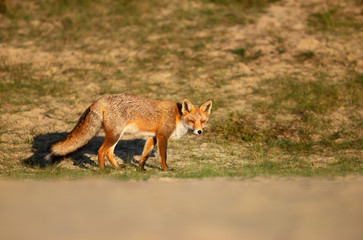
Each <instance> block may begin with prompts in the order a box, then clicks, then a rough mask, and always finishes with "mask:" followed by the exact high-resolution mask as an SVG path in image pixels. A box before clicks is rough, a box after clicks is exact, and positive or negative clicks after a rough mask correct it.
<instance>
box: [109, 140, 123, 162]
mask: <svg viewBox="0 0 363 240" xmlns="http://www.w3.org/2000/svg"><path fill="white" fill-rule="evenodd" d="M117 143H118V140H117V141H116V143H115V144H114V145H112V146H111V147H110V148H109V149H108V150H107V152H106V156H107V159H108V161H110V163H111V164H112V166H113V167H114V168H120V165H119V164H118V163H117V161H116V159H115V157H114V150H115V147H116V145H117Z"/></svg>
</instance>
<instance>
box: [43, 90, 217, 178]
mask: <svg viewBox="0 0 363 240" xmlns="http://www.w3.org/2000/svg"><path fill="white" fill-rule="evenodd" d="M211 110H212V100H208V101H206V102H205V103H203V104H202V105H201V106H200V107H199V106H194V105H193V104H192V103H191V101H190V100H189V99H184V101H183V103H182V104H180V103H177V102H172V101H165V100H154V99H149V98H144V97H140V96H137V95H134V94H130V93H122V94H116V95H110V96H106V97H102V98H101V99H99V100H97V101H96V102H95V103H93V104H92V105H91V106H90V107H89V108H87V110H86V111H85V112H84V113H83V115H82V116H81V117H80V119H79V121H78V123H77V125H76V126H75V127H74V129H73V130H72V131H71V132H70V133H69V134H68V135H67V136H66V137H65V138H64V139H63V140H61V141H59V142H56V143H54V144H52V145H51V146H50V148H49V153H48V155H47V156H46V159H47V160H48V161H49V160H51V161H52V162H54V159H55V157H62V156H65V155H67V154H69V153H72V152H74V151H76V150H77V149H79V148H81V147H82V146H84V145H85V144H87V143H88V142H89V141H90V140H91V139H92V138H93V137H94V136H95V135H96V134H97V133H98V131H99V130H100V129H101V128H103V129H104V131H105V141H104V142H103V144H102V146H101V147H100V149H99V150H98V164H99V167H100V169H101V170H104V168H105V162H104V158H105V155H106V156H107V158H108V160H109V161H110V163H111V164H112V166H113V167H114V168H119V167H120V166H119V165H118V163H117V161H116V160H115V158H114V156H113V154H114V149H115V147H116V145H117V142H118V141H119V140H120V138H121V137H122V135H123V134H124V133H125V132H128V133H137V132H142V133H145V134H146V135H148V138H147V140H146V143H145V146H144V150H143V152H142V155H141V159H140V162H139V165H138V169H139V170H144V165H145V162H146V161H147V159H148V158H149V155H150V153H151V151H152V150H153V149H154V146H155V145H156V144H157V145H158V150H159V156H160V164H161V167H162V169H163V170H165V171H166V170H168V166H167V164H166V148H167V142H168V140H169V139H170V138H172V139H179V138H181V137H182V136H184V135H185V134H186V133H187V132H188V131H189V130H190V131H193V133H194V134H196V135H200V134H202V132H203V130H202V128H203V127H204V126H205V124H206V122H207V121H208V118H209V115H210V113H211Z"/></svg>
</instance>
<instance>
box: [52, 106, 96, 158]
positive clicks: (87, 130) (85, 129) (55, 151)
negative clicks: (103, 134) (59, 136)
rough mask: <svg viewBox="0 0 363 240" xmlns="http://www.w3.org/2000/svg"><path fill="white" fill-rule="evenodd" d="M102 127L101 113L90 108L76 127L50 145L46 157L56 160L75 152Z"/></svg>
mask: <svg viewBox="0 0 363 240" xmlns="http://www.w3.org/2000/svg"><path fill="white" fill-rule="evenodd" d="M101 127H102V118H101V117H100V115H99V114H98V113H96V112H94V111H91V110H90V108H88V109H87V110H86V111H85V112H84V113H83V114H82V116H81V117H80V118H79V120H78V123H77V125H76V126H75V127H74V129H73V130H72V131H71V132H70V133H69V134H68V135H67V136H66V137H65V138H64V139H63V140H60V141H58V142H55V143H53V144H52V145H50V147H49V149H48V154H47V155H46V157H45V159H46V160H47V161H52V162H55V160H56V159H59V158H61V157H64V156H66V155H68V154H70V153H73V152H75V151H76V150H78V149H80V148H81V147H83V146H84V145H86V144H87V143H88V142H89V141H91V139H92V138H93V137H94V136H96V134H97V133H98V131H99V130H100V129H101Z"/></svg>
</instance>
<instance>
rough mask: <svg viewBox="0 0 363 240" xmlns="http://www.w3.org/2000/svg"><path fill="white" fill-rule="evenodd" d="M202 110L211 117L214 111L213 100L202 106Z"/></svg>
mask: <svg viewBox="0 0 363 240" xmlns="http://www.w3.org/2000/svg"><path fill="white" fill-rule="evenodd" d="M200 110H201V111H202V112H204V113H205V114H207V116H209V114H210V112H211V111H212V100H208V101H206V102H205V103H203V104H202V105H201V106H200Z"/></svg>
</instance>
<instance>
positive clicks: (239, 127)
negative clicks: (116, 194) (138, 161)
mask: <svg viewBox="0 0 363 240" xmlns="http://www.w3.org/2000/svg"><path fill="white" fill-rule="evenodd" d="M7 4H8V5H7V6H6V7H5V8H4V7H1V6H0V8H1V9H0V48H2V46H6V49H4V52H5V53H4V54H2V53H0V118H1V124H0V176H3V177H10V178H40V179H52V178H56V179H58V178H67V179H78V178H87V177H90V178H112V179H121V180H127V179H136V180H145V179H149V178H154V177H156V178H159V177H175V178H205V177H254V176H261V175H264V176H265V175H278V176H327V175H328V176H337V175H349V174H362V166H363V164H362V158H361V153H362V145H363V144H362V140H361V139H362V138H363V133H362V129H363V126H362V122H363V121H362V116H361V110H362V107H363V106H362V102H363V100H362V92H363V76H362V73H361V71H359V64H358V60H349V59H348V58H345V57H344V56H343V57H341V56H340V55H339V54H335V55H334V54H333V55H329V54H327V52H324V47H322V48H321V49H319V51H317V50H316V51H305V52H301V53H299V54H297V55H295V54H294V55H293V54H292V53H293V52H295V51H294V50H295V49H294V47H291V46H290V45H291V43H289V41H288V39H287V38H286V36H290V34H296V33H300V32H299V31H295V32H294V33H292V32H290V28H289V27H286V28H284V27H283V26H284V25H285V24H288V23H284V24H282V25H281V26H282V28H281V29H268V31H267V34H263V36H259V35H258V34H257V32H258V31H256V34H257V35H256V36H255V35H253V36H248V34H246V32H244V27H246V26H249V24H256V23H258V22H259V21H258V20H259V18H260V17H261V15H263V14H265V12H266V9H267V8H268V7H269V6H270V5H271V4H279V3H278V1H276V0H204V1H189V0H183V1H156V0H152V1H126V0H122V1H111V0H92V1H86V0H76V1H70V0H60V1H55V0H53V1H42V0H37V1H30V0H29V1H14V2H10V1H7ZM317 4H319V3H317ZM314 9H318V8H314ZM322 9H323V8H322ZM343 10H344V9H340V8H337V7H332V8H330V9H328V10H319V11H316V12H313V13H311V14H310V15H309V17H308V21H307V22H305V23H304V24H306V26H307V27H308V30H309V34H311V35H313V36H314V37H315V38H316V39H320V34H321V33H324V35H325V36H327V38H325V39H329V44H327V45H329V46H330V44H331V45H332V46H334V48H335V45H334V44H337V45H339V44H340V43H342V42H344V46H343V48H344V49H349V45H348V43H350V42H347V41H346V40H347V39H346V37H347V36H349V39H350V41H353V42H354V41H356V42H355V44H356V45H355V46H357V45H358V43H359V42H360V40H361V39H359V36H360V35H359V32H360V30H361V22H360V21H358V20H359V16H356V15H354V14H352V15H349V14H347V13H346V11H343ZM306 11H308V10H306ZM308 13H310V10H309V11H308ZM304 37H305V36H303V37H299V38H296V39H303V38H304ZM330 37H332V38H330ZM255 38H257V39H255ZM292 39H294V38H292ZM321 46H324V44H323V43H322V44H321ZM258 49H261V50H258ZM330 50H331V49H330ZM269 51H271V52H269ZM347 51H348V50H347ZM273 52H276V53H277V54H276V55H274V54H273ZM328 53H329V52H328ZM270 55H271V56H273V57H271V56H270ZM315 61H318V62H319V64H313V65H312V66H310V64H309V63H311V62H313V63H315ZM241 62H242V63H243V64H241ZM276 63H278V64H282V65H286V66H288V67H286V68H281V69H282V70H281V71H280V72H278V73H274V71H275V69H273V68H271V66H276V67H277V68H278V67H279V65H278V64H277V65H274V64H276ZM241 66H242V67H243V69H241ZM264 68H266V69H268V71H270V70H272V71H271V72H263V71H260V70H261V69H262V70H263V69H264ZM289 69H293V72H291V71H290V70H289ZM336 69H338V70H339V71H335V70H336ZM125 91H129V92H133V93H136V94H140V95H143V96H146V97H151V98H156V99H170V100H175V101H181V100H182V99H183V98H184V97H189V98H190V99H191V100H192V101H193V102H194V103H196V104H200V103H202V102H204V101H205V100H207V99H210V98H211V99H213V113H212V116H211V119H210V122H209V128H207V129H206V131H205V134H203V136H202V138H195V137H194V136H190V137H184V138H183V139H181V140H179V141H178V142H173V141H171V142H170V143H169V161H168V163H169V166H170V167H171V168H172V169H173V170H172V171H170V172H162V171H160V170H159V169H158V166H159V163H158V160H157V158H155V157H153V158H151V159H150V160H149V162H148V163H149V164H150V165H149V166H148V167H147V170H148V171H147V172H137V171H136V169H135V167H134V164H133V163H132V161H131V160H127V161H126V168H125V169H122V170H113V169H111V168H107V169H106V172H105V173H100V172H99V171H98V168H97V166H96V165H97V163H96V162H97V160H95V159H94V158H92V156H93V157H94V156H96V155H97V153H96V151H97V150H94V149H92V147H91V149H88V150H89V151H90V155H91V157H89V156H88V155H87V156H84V155H83V156H81V157H80V156H79V155H76V156H73V157H71V158H68V159H67V160H66V161H65V162H63V163H62V164H60V165H57V166H46V167H44V159H43V157H44V154H45V151H46V147H47V145H48V144H49V142H51V141H54V140H56V139H57V137H59V136H60V135H61V134H57V133H58V132H62V131H69V130H71V129H72V128H73V126H74V124H75V122H77V119H78V117H79V116H80V114H81V113H82V112H83V111H84V109H85V108H87V107H88V106H89V104H90V103H92V102H93V101H95V100H96V99H98V98H99V97H100V96H102V95H108V94H113V93H120V92H125ZM33 110H36V111H35V112H37V111H38V112H39V113H35V114H36V115H32V114H33V113H32V111H33ZM62 136H63V135H62ZM97 138H99V137H97ZM97 141H99V144H101V140H99V139H98V140H97ZM97 141H96V143H97V144H98V142H97ZM97 144H96V145H97ZM128 147H129V148H132V147H134V146H133V145H132V146H128ZM140 147H142V146H140ZM86 149H87V148H86ZM118 149H121V147H120V148H118ZM125 149H126V150H127V148H125ZM125 149H122V151H123V150H125ZM119 151H120V152H122V151H121V150H119ZM118 156H119V157H122V156H123V155H122V154H118ZM91 158H92V159H91ZM29 163H30V164H29Z"/></svg>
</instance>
